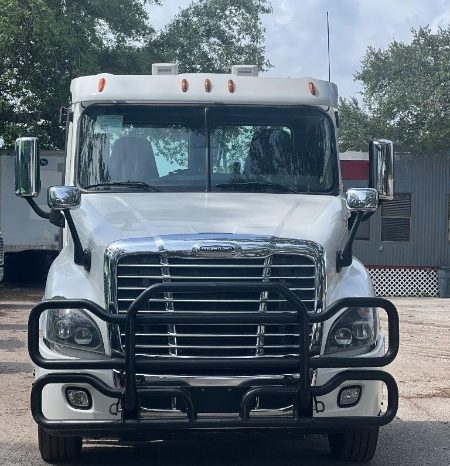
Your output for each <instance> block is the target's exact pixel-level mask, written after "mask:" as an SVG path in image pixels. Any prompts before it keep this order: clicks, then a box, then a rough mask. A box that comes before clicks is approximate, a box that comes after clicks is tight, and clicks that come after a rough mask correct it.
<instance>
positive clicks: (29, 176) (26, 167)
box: [14, 138, 41, 197]
mask: <svg viewBox="0 0 450 466" xmlns="http://www.w3.org/2000/svg"><path fill="white" fill-rule="evenodd" d="M14 173H15V191H16V196H19V197H36V196H37V195H38V194H39V192H40V191H41V179H40V170H39V140H38V138H18V139H16V146H15V165H14Z"/></svg>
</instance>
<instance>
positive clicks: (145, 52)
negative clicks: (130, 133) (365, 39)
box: [0, 0, 271, 148]
mask: <svg viewBox="0 0 450 466" xmlns="http://www.w3.org/2000/svg"><path fill="white" fill-rule="evenodd" d="M163 3H164V2H163V1H162V0H108V1H106V0H76V1H75V0H0V11H1V12H2V14H1V15H0V137H1V138H2V139H3V140H4V144H5V145H4V147H12V146H13V144H14V140H15V139H16V138H17V137H18V136H26V135H33V136H38V137H39V138H40V145H41V147H43V148H62V147H63V146H64V133H63V131H62V129H61V128H60V127H59V125H58V112H59V107H60V106H62V105H66V104H67V102H68V100H69V97H70V94H69V86H70V81H71V80H72V79H73V78H75V77H77V76H82V75H86V74H96V73H100V72H111V73H124V74H125V73H130V74H140V73H149V72H150V65H151V63H152V62H155V61H177V62H178V63H179V64H180V69H181V71H200V70H201V71H223V70H229V68H230V66H231V64H234V63H242V62H252V63H255V62H256V63H258V64H259V66H260V68H261V69H264V68H266V67H268V66H269V63H268V62H267V61H266V60H265V58H264V29H263V27H262V25H261V15H262V14H266V13H269V12H270V11H271V9H270V5H269V4H268V2H267V1H266V0H228V1H224V0H199V1H198V2H196V3H192V4H191V5H189V6H188V7H187V8H186V9H185V10H181V11H180V13H179V14H178V15H177V16H176V18H175V19H174V21H173V22H172V23H171V24H169V25H168V26H167V27H166V28H164V29H163V30H162V31H159V32H158V33H157V32H155V30H154V29H153V28H152V26H151V24H150V18H149V16H148V11H147V8H146V7H147V6H148V5H150V4H159V5H162V7H163ZM221 49H223V50H221ZM193 64H195V66H193Z"/></svg>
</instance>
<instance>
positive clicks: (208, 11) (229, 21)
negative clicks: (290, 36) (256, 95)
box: [147, 0, 272, 73]
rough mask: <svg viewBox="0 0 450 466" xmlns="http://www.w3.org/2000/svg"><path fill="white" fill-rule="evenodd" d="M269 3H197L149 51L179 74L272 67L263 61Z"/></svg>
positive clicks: (263, 0)
mask: <svg viewBox="0 0 450 466" xmlns="http://www.w3.org/2000/svg"><path fill="white" fill-rule="evenodd" d="M271 12H272V8H271V6H270V3H268V1H266V0H198V1H196V2H192V3H191V4H190V5H189V6H188V7H187V8H186V9H184V10H182V11H181V12H180V13H179V14H178V15H177V16H176V17H175V18H174V20H173V21H172V22H171V23H170V24H169V25H168V26H167V27H166V28H165V29H163V30H162V31H161V32H160V33H159V35H158V36H157V37H156V39H155V40H154V41H152V42H151V43H150V44H149V45H148V47H147V49H148V48H149V49H150V50H152V51H153V52H154V53H155V52H156V54H157V56H159V57H160V59H161V60H162V61H167V62H177V63H179V64H180V72H184V73H186V72H188V73H195V72H212V73H214V72H215V73H222V72H229V71H230V70H231V66H232V65H236V64H256V65H258V66H259V69H260V70H265V69H267V68H269V67H270V66H271V65H270V63H269V61H268V60H266V59H265V57H264V52H265V48H264V33H265V29H264V27H263V25H262V23H261V16H262V15H264V14H269V13H271Z"/></svg>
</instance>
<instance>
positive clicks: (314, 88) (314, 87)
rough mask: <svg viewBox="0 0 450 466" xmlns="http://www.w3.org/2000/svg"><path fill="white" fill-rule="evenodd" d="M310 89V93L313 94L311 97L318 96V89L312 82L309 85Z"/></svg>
mask: <svg viewBox="0 0 450 466" xmlns="http://www.w3.org/2000/svg"><path fill="white" fill-rule="evenodd" d="M308 87H309V92H311V95H317V87H316V85H315V84H314V83H313V82H312V81H310V82H309V83H308Z"/></svg>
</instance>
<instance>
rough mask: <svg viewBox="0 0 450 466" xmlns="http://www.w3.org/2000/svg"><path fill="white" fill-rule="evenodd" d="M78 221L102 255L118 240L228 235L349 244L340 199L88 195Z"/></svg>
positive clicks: (254, 195)
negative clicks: (204, 234)
mask: <svg viewBox="0 0 450 466" xmlns="http://www.w3.org/2000/svg"><path fill="white" fill-rule="evenodd" d="M73 217H74V220H75V222H76V226H77V229H78V232H79V234H80V237H81V239H82V242H83V244H86V243H87V244H88V245H89V247H90V249H92V250H94V251H95V252H97V253H98V254H103V252H104V251H105V248H106V247H107V246H108V245H109V244H110V243H112V242H114V241H116V240H123V239H131V238H148V237H153V236H161V235H174V234H184V235H188V234H189V235H192V234H199V233H229V234H235V235H239V234H242V235H244V234H245V235H249V234H250V235H264V236H276V237H280V238H292V239H304V240H310V241H315V242H317V243H319V244H321V245H322V246H323V247H324V248H325V250H326V252H330V253H331V252H333V253H334V252H335V251H336V248H337V247H339V246H340V245H341V244H342V242H343V241H344V240H345V235H346V210H345V208H344V205H343V200H342V198H341V197H335V196H324V195H307V194H305V195H303V194H265V193H89V194H83V196H82V202H81V207H80V209H78V210H75V211H73Z"/></svg>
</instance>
